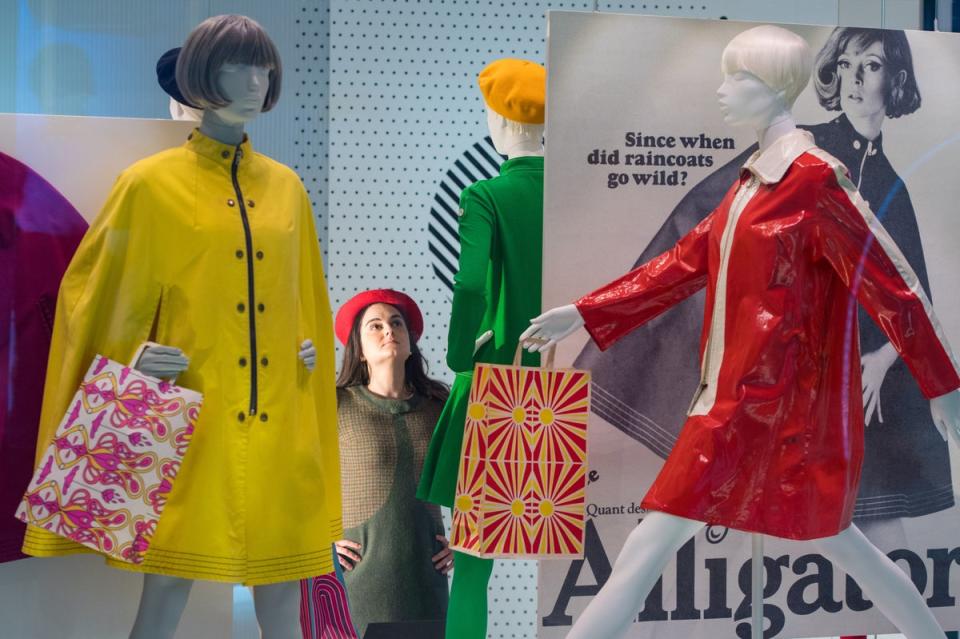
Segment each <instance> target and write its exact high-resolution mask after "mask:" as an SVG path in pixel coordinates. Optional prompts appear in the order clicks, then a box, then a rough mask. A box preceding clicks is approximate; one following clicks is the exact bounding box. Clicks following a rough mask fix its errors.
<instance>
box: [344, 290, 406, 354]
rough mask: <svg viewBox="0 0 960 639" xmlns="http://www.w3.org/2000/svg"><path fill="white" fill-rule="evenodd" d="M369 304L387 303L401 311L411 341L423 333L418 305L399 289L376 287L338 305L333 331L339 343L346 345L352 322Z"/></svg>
mask: <svg viewBox="0 0 960 639" xmlns="http://www.w3.org/2000/svg"><path fill="white" fill-rule="evenodd" d="M371 304H389V305H390V306H394V307H396V308H398V309H400V311H401V312H402V313H403V315H404V317H405V318H406V320H407V328H408V329H409V331H410V333H411V334H412V335H413V341H414V342H415V341H417V340H418V339H420V336H421V335H423V314H422V313H421V312H420V307H419V306H417V303H416V302H414V301H413V299H412V298H411V297H410V296H409V295H407V294H405V293H401V292H400V291H394V290H393V289H389V288H378V289H375V290H372V291H364V292H362V293H357V294H356V295H354V296H353V297H352V298H350V301H348V302H347V303H346V304H344V305H343V306H341V307H340V310H339V311H337V321H336V322H335V324H334V332H335V333H336V334H337V339H338V340H340V343H341V344H343V345H344V346H346V344H347V340H349V339H350V331H351V330H352V329H353V322H354V320H356V318H357V315H358V314H359V313H361V312H362V311H363V310H364V309H365V308H367V307H368V306H370V305H371Z"/></svg>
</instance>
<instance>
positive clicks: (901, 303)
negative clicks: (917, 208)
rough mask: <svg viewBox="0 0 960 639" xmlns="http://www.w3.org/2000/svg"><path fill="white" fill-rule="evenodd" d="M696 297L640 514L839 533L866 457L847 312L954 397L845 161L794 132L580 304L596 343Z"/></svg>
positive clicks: (922, 305) (930, 391)
mask: <svg viewBox="0 0 960 639" xmlns="http://www.w3.org/2000/svg"><path fill="white" fill-rule="evenodd" d="M731 221H732V223H733V226H732V227H729V225H730V224H731ZM722 274H725V275H726V277H725V278H723V279H722V280H721V279H720V278H721V275H722ZM704 286H706V287H707V296H706V305H705V314H704V329H703V333H702V337H701V349H700V353H701V363H702V366H701V370H702V377H701V386H700V388H699V390H698V391H697V393H696V395H695V397H694V398H693V401H692V403H691V407H690V411H689V413H688V417H687V421H686V424H685V425H684V428H683V430H682V432H681V434H680V437H679V439H678V440H677V443H676V445H675V446H674V448H673V451H672V452H671V454H670V456H669V457H668V458H667V461H666V463H665V465H664V467H663V469H662V470H661V472H660V474H659V476H658V477H657V479H656V481H655V482H654V484H653V486H652V487H651V488H650V490H649V492H648V493H647V495H646V497H645V498H644V501H643V505H644V507H646V508H650V509H653V510H660V511H664V512H669V513H672V514H675V515H678V516H682V517H687V518H690V519H695V520H699V521H704V522H707V523H710V524H718V525H724V526H728V527H731V528H735V529H740V530H747V531H754V532H761V533H766V534H770V535H775V536H778V537H786V538H792V539H811V538H817V537H825V536H830V535H834V534H836V533H838V532H840V531H841V530H843V529H844V528H846V527H847V526H848V525H849V523H850V520H851V516H852V512H853V505H854V501H855V498H856V493H857V486H858V482H859V478H860V468H861V464H862V460H863V407H862V399H861V396H862V393H861V385H860V365H859V364H860V353H859V338H858V334H857V312H856V311H857V303H858V302H859V303H860V304H862V305H863V307H864V308H865V309H866V310H867V312H868V313H869V314H870V315H871V317H872V318H873V319H874V321H876V322H877V323H878V325H879V326H880V327H881V328H882V330H883V331H884V333H885V334H886V335H887V337H888V338H889V339H890V342H891V343H892V344H893V345H894V346H895V347H896V348H897V350H898V351H899V353H900V355H901V357H902V358H903V359H904V361H905V362H906V363H907V365H908V366H909V367H910V370H911V372H912V373H913V375H914V376H915V377H916V379H917V382H918V384H919V385H920V387H921V389H922V390H923V392H924V394H925V395H926V396H927V397H935V396H937V395H941V394H943V393H946V392H949V391H951V390H954V389H956V388H957V387H958V386H960V376H958V373H957V370H958V369H957V365H956V363H955V361H954V359H953V357H952V355H951V354H950V351H949V346H948V345H947V343H946V340H945V339H944V337H943V333H942V331H941V329H940V327H939V324H938V322H937V320H936V317H935V316H934V314H933V311H932V308H931V306H930V303H929V300H927V298H926V295H925V294H924V293H923V289H922V287H921V286H920V284H919V282H918V281H917V278H916V276H915V275H914V273H913V272H912V271H911V270H910V267H909V265H908V264H907V261H906V260H905V259H904V258H903V256H902V254H901V253H900V251H899V249H898V248H897V247H896V245H895V244H894V243H893V242H892V240H890V238H889V236H888V235H887V234H886V232H885V231H884V230H883V228H882V226H881V225H880V224H879V222H878V221H877V220H876V218H875V217H874V216H873V214H872V213H871V212H870V210H869V208H868V206H867V205H866V203H865V202H863V200H862V198H861V197H860V195H859V194H858V193H857V191H856V189H855V187H854V186H853V185H852V184H851V183H850V181H849V180H848V179H847V177H846V170H845V168H844V167H843V165H842V164H840V163H839V162H838V161H837V160H835V159H834V158H833V157H831V156H830V155H828V154H827V153H825V152H823V151H822V150H820V149H817V148H816V147H815V146H814V144H813V140H812V137H811V136H810V135H809V134H808V133H805V132H802V131H795V132H793V133H790V134H787V135H785V136H783V137H782V138H780V139H779V140H778V141H777V142H775V143H774V144H773V145H772V146H771V147H770V148H769V149H767V150H766V151H764V152H763V153H758V154H755V155H754V156H752V157H751V158H750V159H749V160H748V161H747V163H746V165H745V167H744V170H743V171H742V172H741V177H740V179H739V180H738V181H737V182H736V183H735V184H734V185H733V186H732V187H731V189H730V190H729V191H728V193H727V195H726V196H725V198H724V200H723V201H722V202H721V204H720V206H719V207H717V209H716V210H715V211H713V212H712V213H711V214H710V215H708V216H707V217H706V218H705V219H704V220H703V221H702V222H701V223H700V224H699V225H697V226H696V227H695V228H694V229H693V230H692V231H691V232H690V233H688V234H687V235H686V236H685V237H683V238H682V239H681V240H680V241H679V242H678V243H677V244H676V245H675V246H674V247H673V248H672V249H671V250H669V251H667V252H666V253H664V254H662V255H660V256H658V257H656V258H654V259H652V260H650V261H649V262H647V263H646V264H644V265H642V266H640V267H638V268H636V269H634V270H633V271H631V272H630V273H628V274H626V275H624V276H623V277H621V278H619V279H618V280H615V281H614V282H611V283H610V284H608V285H606V286H603V287H601V288H600V289H598V290H596V291H594V292H593V293H590V294H589V295H587V296H585V297H583V298H581V299H580V300H578V301H577V303H576V304H577V307H578V309H579V310H580V312H581V314H582V315H583V317H584V319H585V321H586V328H587V330H588V331H589V332H590V334H591V336H592V337H593V339H594V341H596V342H597V344H598V345H599V346H600V347H601V348H606V347H608V346H609V345H610V344H612V343H613V342H614V341H616V340H617V339H619V338H620V337H622V336H623V335H625V334H626V333H628V332H629V331H630V330H632V329H633V328H636V327H637V326H639V325H641V324H643V323H644V322H646V321H648V320H650V319H652V318H653V317H656V316H657V315H658V314H659V313H661V312H663V311H664V310H666V309H667V308H669V307H670V306H671V305H673V304H676V303H677V302H679V301H681V300H683V299H685V298H686V297H688V296H689V295H691V294H693V293H694V292H696V291H697V290H699V289H700V288H702V287H704ZM637 392H643V389H642V388H638V389H637Z"/></svg>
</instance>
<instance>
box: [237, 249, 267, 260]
mask: <svg viewBox="0 0 960 639" xmlns="http://www.w3.org/2000/svg"><path fill="white" fill-rule="evenodd" d="M235 255H236V256H237V259H238V260H242V259H243V256H244V252H243V249H237V252H236V253H235ZM254 255H255V256H256V258H257V259H258V260H262V259H263V257H264V255H263V251H257V252H256V253H254Z"/></svg>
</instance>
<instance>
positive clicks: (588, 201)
mask: <svg viewBox="0 0 960 639" xmlns="http://www.w3.org/2000/svg"><path fill="white" fill-rule="evenodd" d="M548 20H549V26H548V34H549V35H548V63H547V67H548V95H547V154H546V157H547V160H546V186H545V189H546V190H545V205H544V207H545V210H544V287H543V306H544V308H552V307H555V306H559V305H562V304H568V303H570V302H571V301H572V300H574V299H576V298H577V297H579V296H581V295H583V294H584V293H587V292H589V291H591V290H593V289H595V288H596V287H598V286H600V285H602V284H605V283H607V282H609V281H610V280H612V279H614V278H615V277H618V276H619V275H621V274H623V273H625V272H626V271H628V270H629V269H631V268H632V267H633V266H635V265H638V264H640V263H643V262H645V261H646V260H648V259H650V258H652V257H655V256H656V255H658V254H660V253H661V252H663V251H664V250H666V249H668V248H670V247H671V246H672V245H673V243H674V242H675V241H676V240H677V239H679V238H680V237H681V236H682V235H684V234H685V233H686V232H687V231H688V230H690V229H691V228H692V227H693V226H694V225H695V224H696V223H697V222H699V221H700V220H701V219H703V217H705V216H706V215H707V214H708V213H709V212H710V211H711V210H712V209H713V208H714V207H715V206H716V205H717V204H718V203H719V200H720V198H721V197H722V195H723V194H724V192H725V191H726V190H727V188H729V185H730V184H731V183H732V182H733V180H734V179H736V177H737V175H738V171H739V166H740V165H742V163H743V161H744V160H745V159H746V157H747V156H748V155H749V153H750V152H751V150H752V149H751V145H753V144H755V141H756V140H755V138H756V135H755V133H754V132H753V131H748V130H743V129H735V128H731V127H729V126H727V125H725V124H724V122H723V120H722V117H721V114H720V111H719V108H718V105H717V99H716V89H717V88H718V87H719V85H720V83H721V81H722V75H721V72H720V56H721V53H722V51H723V49H724V47H725V46H726V44H727V42H729V41H730V40H731V38H733V36H735V35H736V34H738V33H740V32H741V31H744V30H746V29H747V28H749V27H751V26H754V25H752V24H749V23H738V22H727V21H702V20H688V19H679V18H654V17H644V16H634V15H614V14H597V13H593V14H590V13H570V12H551V13H550V14H549V17H548ZM784 26H786V27H787V28H789V29H791V30H793V31H794V32H796V33H798V34H800V35H801V36H803V37H804V38H806V39H807V41H808V42H809V43H810V46H811V49H812V51H813V54H814V56H815V57H816V58H817V62H816V63H815V65H814V69H815V70H814V73H815V76H816V74H817V69H818V68H820V69H826V70H829V69H836V68H837V64H838V60H840V58H844V59H845V60H846V61H845V64H854V65H856V64H857V63H858V59H854V58H858V56H859V57H860V58H867V57H869V56H868V55H867V54H869V53H870V52H878V51H879V55H878V56H876V57H879V59H880V60H881V64H880V65H879V66H878V65H877V64H874V63H871V62H869V61H867V62H865V63H864V64H863V65H862V69H863V70H862V71H861V72H860V73H859V75H856V76H855V79H854V81H853V82H848V86H839V85H840V84H841V83H840V82H834V83H833V84H832V85H831V81H830V80H831V78H830V75H829V73H827V72H824V73H823V74H822V75H821V76H820V80H821V81H820V85H821V86H820V87H818V86H817V82H815V81H811V83H810V85H808V87H807V88H806V89H805V91H804V92H803V94H802V95H801V96H800V98H799V99H798V101H797V103H796V105H795V108H794V116H795V119H796V121H797V123H798V124H799V125H801V126H802V127H805V128H808V129H809V130H811V132H812V133H813V134H814V137H815V138H816V140H817V143H818V145H819V146H820V147H822V148H824V149H826V150H827V151H828V152H830V153H831V154H833V155H835V156H836V157H838V158H840V159H841V161H843V162H844V163H845V164H847V166H848V169H850V170H851V175H852V177H853V181H854V183H855V184H858V186H859V188H860V190H861V193H862V194H863V196H864V198H865V199H867V201H868V202H870V204H871V207H872V208H873V209H874V211H875V212H876V213H877V216H878V218H880V220H881V222H882V223H884V225H885V226H886V227H887V230H888V231H889V232H890V234H891V235H892V236H893V238H894V240H895V241H896V242H897V243H898V244H899V245H900V248H901V250H902V251H903V252H904V253H905V255H906V256H907V258H908V260H909V261H910V263H911V266H913V268H914V270H915V271H916V272H917V274H918V277H919V278H920V280H921V283H922V284H923V285H924V287H925V288H926V289H927V290H928V292H929V293H930V295H931V297H932V299H933V304H934V308H935V310H936V313H937V315H938V316H939V319H940V321H941V323H942V325H943V328H944V330H945V332H946V334H947V337H948V339H949V340H950V341H951V343H952V344H953V346H954V350H955V351H957V350H958V349H960V299H958V298H957V297H956V296H955V295H953V288H954V286H955V273H956V272H957V269H958V266H960V256H958V254H957V252H956V250H955V248H954V247H955V246H956V244H957V241H958V239H960V226H958V225H957V223H956V202H957V201H958V200H960V182H958V180H957V179H956V177H955V172H956V168H955V167H956V166H958V164H960V112H958V111H957V110H956V107H955V105H956V104H958V103H960V83H958V82H956V80H957V78H960V73H958V65H960V40H957V38H956V37H955V36H952V35H950V34H939V33H928V32H903V31H887V32H879V31H857V32H846V31H837V32H835V30H834V28H833V27H812V26H801V25H784ZM851 42H853V43H854V44H853V45H851V44H850V43H851ZM871 47H872V48H871ZM883 74H889V75H890V76H897V77H898V78H900V79H901V81H900V83H898V86H899V87H900V89H899V90H898V91H897V92H894V91H893V89H892V88H891V87H892V86H893V84H892V83H891V82H890V81H889V78H888V77H887V76H885V75H883ZM851 77H854V76H851ZM911 82H912V83H913V84H911ZM914 85H915V86H914ZM914 98H917V99H914ZM871 109H872V111H871ZM894 116H896V117H894ZM702 321H703V292H701V293H698V294H697V295H695V296H694V297H692V298H690V299H688V300H687V301H685V302H684V303H683V304H681V305H678V306H677V307H675V308H674V309H672V310H671V311H669V312H667V313H665V314H664V315H662V316H660V317H659V318H657V319H655V320H654V321H652V322H650V323H649V324H648V325H646V326H645V327H642V328H640V329H638V330H637V331H635V332H634V333H633V334H631V335H630V336H628V337H627V338H625V339H623V340H621V342H618V343H617V344H616V345H615V346H614V347H613V348H611V349H610V350H608V351H606V352H604V353H600V352H599V351H598V349H596V347H595V346H593V345H592V344H591V343H590V342H589V339H588V336H587V334H586V333H585V332H584V331H579V332H578V333H576V334H575V335H573V336H571V337H570V338H568V339H567V340H565V341H564V342H563V343H562V344H561V347H560V349H559V352H558V357H559V364H561V365H575V366H577V367H579V368H589V369H590V370H591V371H592V373H593V379H594V386H593V406H592V409H593V414H592V415H591V423H590V431H589V438H590V439H589V451H590V453H589V455H590V457H589V468H590V475H589V477H590V483H589V485H588V487H587V541H586V552H585V558H584V560H580V561H574V562H571V561H551V562H542V563H541V566H540V572H539V604H538V629H539V630H538V631H539V636H540V637H543V638H546V639H551V638H553V637H563V636H565V635H566V633H567V632H568V631H569V628H570V624H571V623H572V621H573V620H575V619H576V618H577V616H578V615H579V613H580V612H581V611H582V610H583V609H584V608H585V606H586V605H587V603H588V602H589V601H590V599H591V598H592V596H593V595H594V594H595V592H596V591H597V589H598V584H602V583H604V582H605V581H606V579H607V577H608V576H609V573H610V570H611V566H612V564H613V562H614V561H615V559H616V557H617V555H618V554H619V551H620V547H621V545H622V544H623V542H624V539H625V538H626V536H627V535H628V534H629V532H630V531H631V530H632V529H633V528H634V527H635V526H636V524H637V523H638V521H640V520H641V519H642V518H643V516H644V512H643V510H642V509H641V508H640V506H639V504H640V502H641V500H642V499H643V496H644V494H645V493H646V490H647V488H649V486H650V484H651V483H652V481H653V479H654V478H655V477H656V475H657V472H658V470H659V469H660V467H661V465H662V463H663V459H664V458H665V457H666V455H667V454H669V451H670V449H671V447H672V446H673V443H674V441H675V440H676V437H677V434H678V431H679V428H680V426H682V424H683V421H684V416H685V413H686V409H687V407H688V406H689V403H690V399H691V397H692V396H693V394H694V391H695V390H696V388H697V382H698V379H699V366H698V363H699V361H698V360H699V357H698V354H697V349H698V346H699V335H700V328H701V324H702ZM867 323H869V319H868V318H867V317H866V315H865V314H864V315H863V319H862V320H861V322H860V326H861V345H862V351H863V354H864V360H863V361H862V362H861V365H862V366H864V367H865V371H864V377H865V379H867V378H868V377H869V378H870V379H872V380H873V383H872V384H870V385H869V386H870V389H872V391H871V394H870V397H873V398H874V399H873V400H872V401H868V402H866V406H867V413H866V416H867V421H868V424H867V428H866V436H865V446H866V452H865V461H864V468H863V473H862V480H861V487H860V493H859V496H858V502H857V508H856V514H855V519H854V521H855V523H856V524H857V525H858V526H859V527H860V528H861V530H863V532H864V533H865V534H866V535H867V537H868V538H869V539H870V540H871V541H872V542H873V543H874V544H875V545H877V546H878V547H879V548H880V549H881V550H883V551H884V552H885V553H887V554H888V555H889V556H890V557H891V558H893V559H894V560H895V561H896V562H897V564H898V566H900V567H901V568H902V569H903V570H905V571H906V572H907V573H908V574H909V575H910V577H911V579H912V580H913V582H914V584H915V585H916V586H917V587H918V589H919V590H920V591H921V592H922V593H923V596H924V599H925V600H926V602H927V604H928V606H929V607H930V608H931V610H932V611H933V612H934V614H935V616H936V617H937V619H938V620H939V621H940V623H941V625H942V626H943V627H944V629H945V630H955V629H957V628H958V627H960V612H958V609H957V607H956V598H957V596H958V594H960V535H958V533H957V531H958V530H960V508H958V507H957V505H956V504H957V501H958V499H957V494H958V493H960V481H958V476H960V451H957V450H953V449H952V446H951V445H949V444H948V443H946V442H944V441H943V439H941V438H940V436H939V434H938V433H937V431H936V429H935V427H934V426H933V423H932V420H931V419H930V417H929V408H928V406H929V403H928V402H926V400H923V398H922V396H920V395H919V391H918V389H917V388H916V384H915V382H913V380H912V378H911V377H910V375H909V373H908V371H907V370H906V367H905V366H904V365H903V363H902V362H901V361H899V359H894V360H893V362H892V363H889V360H888V358H887V357H886V353H887V352H888V351H885V349H886V348H887V347H886V340H885V339H884V338H883V336H882V334H880V333H879V332H878V331H876V330H875V329H871V327H869V326H867ZM749 557H750V536H749V535H748V534H745V533H742V532H738V531H734V530H728V529H726V528H723V527H707V528H705V529H704V530H703V531H702V532H701V533H700V534H698V535H697V536H696V538H695V539H694V541H692V542H690V543H688V544H686V545H685V546H683V547H682V548H681V549H680V551H679V552H678V553H677V556H676V558H675V561H674V562H672V563H671V564H670V566H668V568H667V570H666V572H665V573H664V574H663V577H662V579H661V581H660V582H659V583H658V585H657V586H656V587H655V588H654V590H653V592H651V594H650V596H649V597H648V598H647V600H646V602H645V605H644V607H643V609H642V610H641V613H640V615H639V617H638V619H637V620H636V622H635V623H633V624H632V627H631V630H630V632H629V634H628V636H630V637H641V636H642V637H657V638H668V637H684V638H698V637H704V638H705V637H711V638H712V637H718V636H723V637H730V636H736V637H749V636H750V606H749V603H750V602H749V595H748V593H749V583H750V564H749ZM765 557H766V559H765V569H766V582H765V588H764V595H765V604H764V611H763V612H764V619H765V627H766V629H767V630H766V633H765V636H766V637H816V636H824V635H837V634H843V633H865V632H866V633H882V632H893V631H894V628H893V626H892V625H891V624H890V623H889V622H888V621H887V620H886V619H885V618H884V617H883V616H882V615H881V614H880V613H879V612H878V611H877V610H876V608H875V607H874V606H873V604H872V603H871V602H869V601H868V600H867V599H866V598H865V596H864V595H863V593H862V592H861V590H860V588H859V586H858V585H857V584H856V583H855V582H853V581H852V580H850V579H848V578H847V577H846V576H845V575H844V574H843V573H841V572H839V571H835V570H834V569H833V567H832V565H831V564H830V563H829V562H827V561H826V560H825V559H824V558H823V557H821V556H820V555H818V554H817V553H816V552H815V550H814V549H813V548H812V547H811V546H810V545H809V544H806V543H803V542H790V541H784V540H776V539H772V538H767V539H766V547H765Z"/></svg>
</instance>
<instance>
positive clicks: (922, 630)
mask: <svg viewBox="0 0 960 639" xmlns="http://www.w3.org/2000/svg"><path fill="white" fill-rule="evenodd" d="M812 543H813V545H814V546H815V547H816V549H817V550H818V551H819V552H820V554H822V555H823V556H824V557H826V558H827V559H829V560H830V561H832V562H833V563H834V564H836V565H837V566H838V567H839V568H840V569H841V570H843V571H844V572H845V573H847V574H848V575H850V576H851V577H853V578H854V579H856V581H857V583H858V584H860V587H861V588H862V589H863V592H864V593H865V594H866V595H867V596H868V597H869V598H870V599H871V600H872V601H873V603H874V604H876V606H877V609H878V610H879V611H880V612H882V613H883V614H884V615H885V616H886V617H887V619H889V620H890V621H891V622H893V625H895V626H896V627H897V628H898V629H899V630H900V632H902V633H903V634H904V635H905V636H906V637H907V639H942V638H943V630H941V629H940V625H939V624H938V623H937V620H936V619H934V617H933V613H931V612H930V609H929V608H927V604H926V603H925V602H924V601H923V597H922V596H921V595H920V593H919V592H917V589H916V588H915V587H914V585H913V582H911V581H910V578H909V577H907V575H906V574H905V573H904V572H903V571H902V570H900V569H899V568H897V565H896V564H895V563H893V561H891V560H890V558H889V557H887V556H886V555H885V554H883V553H882V552H880V549H878V548H877V547H876V546H874V545H873V544H871V543H870V540H868V539H867V538H866V537H864V535H863V533H862V532H860V529H859V528H857V527H856V526H854V525H852V524H851V525H850V527H849V528H847V529H846V530H844V531H843V532H841V533H840V534H838V535H835V536H833V537H825V538H823V539H814V540H813V542H812Z"/></svg>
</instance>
